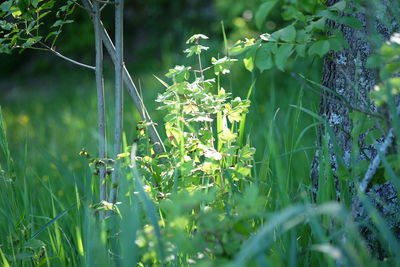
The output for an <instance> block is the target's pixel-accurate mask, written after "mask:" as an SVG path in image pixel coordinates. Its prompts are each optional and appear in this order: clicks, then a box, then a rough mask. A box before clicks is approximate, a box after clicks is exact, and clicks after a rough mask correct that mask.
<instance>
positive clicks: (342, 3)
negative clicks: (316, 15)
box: [329, 1, 346, 11]
mask: <svg viewBox="0 0 400 267" xmlns="http://www.w3.org/2000/svg"><path fill="white" fill-rule="evenodd" d="M345 8H346V1H340V2H337V3H336V4H334V5H332V6H330V7H329V9H330V10H335V11H343V10H344V9H345Z"/></svg>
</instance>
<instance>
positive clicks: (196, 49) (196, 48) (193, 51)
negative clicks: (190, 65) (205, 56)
mask: <svg viewBox="0 0 400 267" xmlns="http://www.w3.org/2000/svg"><path fill="white" fill-rule="evenodd" d="M208 48H209V47H207V46H203V45H193V46H191V47H189V48H188V49H185V51H183V52H184V53H186V54H187V55H186V57H191V56H193V55H200V54H201V51H202V50H208Z"/></svg>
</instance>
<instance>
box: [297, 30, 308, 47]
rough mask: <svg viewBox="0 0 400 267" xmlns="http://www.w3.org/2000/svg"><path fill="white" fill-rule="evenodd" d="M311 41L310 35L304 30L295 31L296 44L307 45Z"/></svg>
mask: <svg viewBox="0 0 400 267" xmlns="http://www.w3.org/2000/svg"><path fill="white" fill-rule="evenodd" d="M310 39H311V34H309V33H308V32H306V31H305V30H300V31H297V33H296V42H297V43H301V44H302V43H307V42H308V41H309V40H310Z"/></svg>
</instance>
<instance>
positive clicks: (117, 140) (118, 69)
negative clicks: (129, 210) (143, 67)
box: [109, 0, 124, 203]
mask: <svg viewBox="0 0 400 267" xmlns="http://www.w3.org/2000/svg"><path fill="white" fill-rule="evenodd" d="M123 17H124V0H116V3H115V57H116V62H115V64H114V69H115V70H114V71H115V129H114V130H115V135H114V157H115V160H116V159H117V155H118V154H119V153H121V146H122V113H123V106H122V105H123V91H122V89H123V78H122V77H123V57H124V55H123ZM115 164H116V166H115V168H114V172H113V173H112V176H111V191H110V196H109V202H111V203H115V202H116V199H117V191H118V170H119V168H118V161H116V162H115Z"/></svg>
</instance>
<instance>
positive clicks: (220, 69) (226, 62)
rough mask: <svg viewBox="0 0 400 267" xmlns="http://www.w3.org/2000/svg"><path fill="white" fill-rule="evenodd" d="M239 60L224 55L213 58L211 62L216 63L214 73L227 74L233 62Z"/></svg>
mask: <svg viewBox="0 0 400 267" xmlns="http://www.w3.org/2000/svg"><path fill="white" fill-rule="evenodd" d="M235 61H237V59H233V58H228V57H223V58H221V59H218V60H217V59H216V58H214V57H213V58H212V59H211V63H212V64H213V65H214V73H215V75H218V74H220V73H222V74H227V73H229V72H230V68H231V65H232V64H233V62H235Z"/></svg>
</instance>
